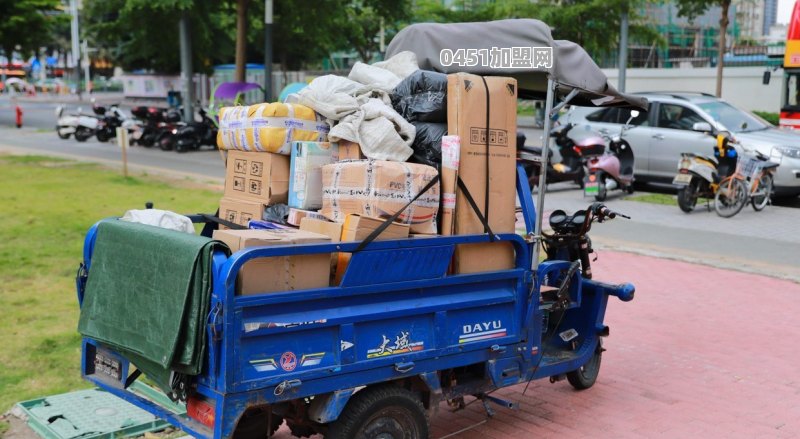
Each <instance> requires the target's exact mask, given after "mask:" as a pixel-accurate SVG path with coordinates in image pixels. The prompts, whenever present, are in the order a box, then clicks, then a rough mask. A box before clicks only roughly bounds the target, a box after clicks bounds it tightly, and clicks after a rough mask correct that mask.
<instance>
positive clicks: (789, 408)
mask: <svg viewBox="0 0 800 439" xmlns="http://www.w3.org/2000/svg"><path fill="white" fill-rule="evenodd" d="M594 268H595V273H596V277H597V279H601V280H603V281H609V282H623V281H629V282H632V283H634V284H635V285H636V298H635V299H634V300H633V301H632V302H629V303H623V302H620V301H619V300H617V299H615V298H611V299H610V300H609V304H608V312H607V315H606V323H607V324H608V325H609V326H610V327H611V335H610V337H608V338H607V339H605V340H604V347H605V348H606V349H608V350H607V351H606V352H605V353H604V355H603V363H602V367H601V370H600V376H599V377H598V380H597V384H595V386H594V387H592V388H591V389H588V390H585V391H581V392H578V391H575V390H573V389H572V387H571V386H570V385H569V384H568V383H566V382H558V383H555V384H550V383H549V382H548V381H547V380H538V381H534V382H532V383H531V384H530V387H529V388H528V391H527V393H526V394H525V395H524V396H523V394H522V392H523V390H524V389H525V385H524V384H520V385H517V386H513V387H509V388H505V389H502V390H500V391H498V392H496V393H495V394H496V395H497V396H499V397H501V398H505V399H507V400H510V401H515V402H519V403H520V410H519V411H512V410H508V409H503V408H499V407H493V408H494V409H495V412H496V416H495V417H494V418H492V419H489V420H488V422H486V423H485V424H482V425H480V426H478V427H476V428H474V429H472V430H469V431H467V432H463V433H460V434H457V435H455V436H454V437H456V438H469V439H506V438H550V437H552V438H559V439H568V438H650V437H665V438H687V439H688V438H695V437H704V438H726V439H727V438H757V437H764V438H792V437H800V378H798V377H797V375H796V367H797V358H798V353H797V351H796V346H795V345H796V343H794V340H797V339H798V337H800V321H798V320H797V319H796V318H795V315H794V314H792V313H789V312H787V310H790V309H797V298H798V297H799V296H800V285H797V284H794V283H791V282H787V281H782V280H777V279H772V278H768V277H763V276H756V275H751V274H746V273H737V272H731V271H726V270H720V269H714V268H708V267H703V266H698V265H693V264H687V263H684V262H677V261H669V260H663V259H657V258H652V257H646V256H638V255H633V254H629V253H618V252H611V251H604V252H601V254H600V259H599V260H598V261H597V262H596V265H595V266H594ZM469 400H471V399H470V398H468V401H469ZM485 419H486V414H485V412H484V409H483V407H482V406H481V404H480V403H476V404H471V405H470V406H469V407H467V408H466V410H463V411H460V412H456V413H451V412H450V411H449V410H448V408H447V407H446V405H445V404H441V405H440V406H439V413H438V414H437V415H436V416H434V417H433V419H432V431H431V433H432V434H431V437H432V438H441V437H443V436H445V435H448V434H451V433H454V432H457V431H459V430H461V429H463V428H467V427H469V426H472V425H475V424H477V423H479V422H481V421H483V420H485ZM290 437H291V435H290V434H289V432H288V429H287V428H286V427H285V426H284V427H282V428H281V430H280V431H279V432H278V434H277V435H276V436H275V438H276V439H289V438H290ZM315 437H321V436H315Z"/></svg>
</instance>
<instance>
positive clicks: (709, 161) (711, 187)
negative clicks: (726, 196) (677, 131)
mask: <svg viewBox="0 0 800 439" xmlns="http://www.w3.org/2000/svg"><path fill="white" fill-rule="evenodd" d="M701 124H702V122H699V123H697V124H695V125H696V126H695V127H694V128H697V130H698V131H700V128H703V127H702V126H700V125H701ZM709 128H710V127H709ZM709 131H710V130H709ZM731 139H732V137H731V135H730V133H728V132H720V133H719V134H717V146H716V147H714V152H713V155H711V156H706V155H699V154H694V153H690V152H684V153H681V159H680V161H679V162H678V175H676V176H675V178H674V179H673V180H672V184H673V185H675V186H678V207H679V208H680V209H681V210H682V211H684V212H686V213H689V212H691V211H693V210H694V207H695V205H696V204H697V199H698V198H706V199H713V198H714V195H715V194H716V193H717V188H718V187H719V182H720V181H722V179H724V178H725V177H728V176H730V175H732V174H733V173H734V172H735V171H736V162H737V161H738V157H739V154H738V152H737V151H736V148H735V147H734V145H733V142H731Z"/></svg>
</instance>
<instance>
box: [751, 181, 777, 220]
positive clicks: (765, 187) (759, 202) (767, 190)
mask: <svg viewBox="0 0 800 439" xmlns="http://www.w3.org/2000/svg"><path fill="white" fill-rule="evenodd" d="M756 190H757V191H758V192H761V193H762V194H761V195H756V196H754V197H752V198H750V204H752V205H753V210H755V211H756V212H760V211H762V210H764V208H765V207H767V204H769V201H770V195H772V174H762V175H761V177H759V179H758V187H757V188H756Z"/></svg>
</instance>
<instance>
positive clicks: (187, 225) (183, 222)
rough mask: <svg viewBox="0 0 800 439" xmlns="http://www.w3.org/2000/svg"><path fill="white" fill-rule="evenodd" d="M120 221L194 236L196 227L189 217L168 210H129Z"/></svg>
mask: <svg viewBox="0 0 800 439" xmlns="http://www.w3.org/2000/svg"><path fill="white" fill-rule="evenodd" d="M120 219H121V220H122V221H128V222H131V223H139V224H146V225H148V226H156V227H161V228H164V229H169V230H175V231H177V232H185V233H191V234H192V235H194V225H193V224H192V220H191V219H189V217H187V216H183V215H180V214H177V213H175V212H170V211H168V210H159V209H143V210H129V211H127V212H125V215H123V216H122V218H120Z"/></svg>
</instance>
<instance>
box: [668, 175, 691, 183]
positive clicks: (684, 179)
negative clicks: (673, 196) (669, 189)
mask: <svg viewBox="0 0 800 439" xmlns="http://www.w3.org/2000/svg"><path fill="white" fill-rule="evenodd" d="M691 181H692V174H678V175H676V176H675V179H673V180H672V184H677V185H681V186H685V185H687V184H689V182H691Z"/></svg>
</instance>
